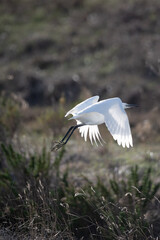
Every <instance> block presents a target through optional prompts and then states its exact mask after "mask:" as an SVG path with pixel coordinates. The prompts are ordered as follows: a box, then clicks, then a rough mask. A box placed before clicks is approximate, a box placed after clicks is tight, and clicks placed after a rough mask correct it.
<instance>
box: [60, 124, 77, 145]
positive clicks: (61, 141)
mask: <svg viewBox="0 0 160 240" xmlns="http://www.w3.org/2000/svg"><path fill="white" fill-rule="evenodd" d="M74 127H75V126H72V127H70V128H69V130H68V131H67V132H66V134H65V135H64V137H63V138H62V140H61V142H63V141H64V140H65V138H66V137H67V135H68V134H69V133H70V131H71V130H72V129H73V128H74Z"/></svg>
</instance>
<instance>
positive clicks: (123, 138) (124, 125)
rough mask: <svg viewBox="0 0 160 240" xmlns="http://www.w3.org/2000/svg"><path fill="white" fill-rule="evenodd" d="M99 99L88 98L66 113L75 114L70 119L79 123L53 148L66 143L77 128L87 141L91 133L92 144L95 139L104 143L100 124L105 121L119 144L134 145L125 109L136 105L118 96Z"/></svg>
mask: <svg viewBox="0 0 160 240" xmlns="http://www.w3.org/2000/svg"><path fill="white" fill-rule="evenodd" d="M98 100H99V96H94V97H91V98H88V99H87V100H85V101H83V102H81V103H79V104H78V105H76V106H75V107H74V108H72V109H71V110H70V111H69V112H67V113H66V115H65V117H67V116H68V115H69V114H72V115H73V117H71V118H70V119H69V120H71V119H75V120H76V121H77V125H75V126H72V127H71V128H70V129H69V130H68V132H67V133H66V135H65V136H64V137H63V139H62V140H61V141H60V142H55V144H54V145H53V146H52V150H57V149H59V148H60V147H62V146H63V145H64V144H66V143H67V142H68V140H69V139H70V137H71V135H72V134H73V132H74V130H75V129H77V128H78V129H79V132H80V134H81V136H82V137H84V140H85V141H87V135H88V134H89V138H90V141H91V143H92V144H93V141H94V142H95V143H96V145H97V141H98V142H100V143H101V144H102V141H103V139H102V137H101V135H100V132H99V129H98V125H100V124H103V123H105V125H106V127H107V128H108V130H109V132H110V133H111V135H112V136H113V138H114V140H116V141H117V143H118V145H122V147H127V148H129V147H130V146H131V147H133V140H132V134H131V130H130V125H129V121H128V117H127V114H126V112H125V109H126V108H131V107H134V106H136V105H135V104H127V103H123V102H122V101H121V99H120V98H118V97H115V98H110V99H106V100H102V101H99V102H98Z"/></svg>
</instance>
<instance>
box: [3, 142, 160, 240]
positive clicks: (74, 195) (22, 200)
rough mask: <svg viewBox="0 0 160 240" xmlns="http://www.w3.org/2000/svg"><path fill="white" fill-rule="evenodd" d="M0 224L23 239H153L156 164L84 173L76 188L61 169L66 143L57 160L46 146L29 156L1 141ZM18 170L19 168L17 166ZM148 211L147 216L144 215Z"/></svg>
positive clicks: (157, 205)
mask: <svg viewBox="0 0 160 240" xmlns="http://www.w3.org/2000/svg"><path fill="white" fill-rule="evenodd" d="M1 150H2V155H1V158H3V168H2V169H1V171H0V193H1V194H0V196H1V197H0V206H1V207H0V209H1V211H0V224H1V228H2V229H5V228H7V229H9V230H10V231H11V232H12V231H14V232H15V233H16V234H17V237H18V236H23V238H27V237H29V238H30V239H34V238H35V237H39V238H40V239H42V238H43V239H53V238H54V237H59V238H62V239H65V238H67V239H119V238H122V239H125V238H127V239H154V237H158V236H159V234H160V232H159V231H158V230H154V228H155V226H156V225H157V224H158V222H159V216H155V217H154V218H152V219H150V218H149V215H150V214H151V213H150V209H152V211H158V208H159V204H160V203H159V200H158V198H157V192H158V190H159V187H160V183H154V182H153V180H152V169H151V168H148V169H146V170H145V171H144V170H143V169H139V168H138V167H137V166H136V167H132V168H131V169H130V171H129V172H128V174H125V176H114V177H112V178H109V179H101V178H100V177H98V178H97V181H96V182H95V184H93V183H92V182H91V181H90V180H88V179H87V178H84V180H83V184H81V186H78V187H76V186H75V184H74V182H73V181H72V180H71V179H70V180H69V176H68V174H69V172H68V169H67V168H66V169H65V170H63V171H61V170H60V164H61V161H62V159H63V155H64V153H65V149H64V148H63V149H62V150H61V151H60V152H59V153H58V154H57V156H55V157H54V159H52V158H51V155H50V153H49V152H48V151H47V150H46V148H45V147H44V148H43V149H42V151H41V153H39V154H37V153H33V154H30V155H29V156H27V154H26V153H25V152H23V153H19V152H17V151H15V150H14V148H13V147H12V146H11V145H8V146H7V145H4V144H2V145H1ZM17 169H18V171H17ZM146 216H148V217H146Z"/></svg>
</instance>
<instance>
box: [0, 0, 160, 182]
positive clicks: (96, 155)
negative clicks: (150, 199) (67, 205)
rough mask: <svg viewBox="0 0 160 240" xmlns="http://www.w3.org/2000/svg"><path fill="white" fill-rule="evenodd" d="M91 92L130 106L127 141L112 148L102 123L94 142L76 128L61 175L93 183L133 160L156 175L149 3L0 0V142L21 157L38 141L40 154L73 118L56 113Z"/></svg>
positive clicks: (159, 129) (159, 14)
mask: <svg viewBox="0 0 160 240" xmlns="http://www.w3.org/2000/svg"><path fill="white" fill-rule="evenodd" d="M94 95H99V96H100V99H101V100H102V99H107V98H111V97H120V98H121V99H122V101H123V102H127V103H133V104H138V105H139V108H136V109H130V110H127V114H128V116H129V121H130V124H131V131H132V134H133V143H134V147H133V148H131V149H123V148H122V147H119V146H118V145H117V143H116V142H114V140H113V139H112V137H111V136H110V134H109V133H108V131H107V129H106V127H105V126H101V127H100V131H101V132H102V135H103V138H104V140H105V141H106V144H104V146H103V147H102V146H99V147H96V146H92V145H91V144H90V142H87V143H85V142H84V140H83V139H82V138H81V137H80V135H79V133H78V131H77V132H75V133H74V135H73V136H72V138H71V140H70V141H69V143H68V144H67V145H66V147H65V152H64V155H63V159H62V162H61V166H60V168H61V169H62V171H63V169H64V168H65V167H66V166H68V167H69V169H72V170H71V173H70V178H71V179H76V182H77V184H79V182H81V180H82V177H81V175H82V174H84V175H85V176H87V177H88V178H89V179H90V180H91V181H93V182H94V181H95V176H97V175H98V176H102V177H104V176H106V175H107V174H112V173H115V172H116V173H117V172H118V173H124V172H126V171H127V169H128V167H130V166H133V165H135V164H138V165H139V166H142V167H148V166H149V167H150V166H152V167H153V168H154V170H155V176H156V178H155V179H156V180H155V181H158V180H159V173H160V170H159V166H160V162H159V157H160V149H159V144H160V121H159V118H160V107H159V106H160V105H159V103H160V2H159V0H152V1H150V0H128V1H127V0H122V1H121V0H68V1H66V0H45V1H43V0H1V1H0V143H3V144H6V145H8V144H12V146H13V147H14V149H16V150H17V151H18V152H26V153H27V154H28V153H33V152H35V151H36V152H40V151H41V149H42V146H44V145H45V146H46V148H47V149H48V151H50V147H51V142H52V140H60V139H61V137H62V136H63V135H64V134H65V132H66V131H67V130H68V128H69V127H70V126H71V125H73V123H74V121H73V122H71V121H68V120H67V119H65V118H64V115H65V113H66V112H67V111H68V110H69V109H71V108H72V107H73V106H74V105H76V104H77V103H79V102H80V101H83V100H85V99H86V98H88V97H91V96H94ZM56 156H57V153H54V152H53V153H51V161H53V160H54V158H55V157H56ZM4 166H5V158H4V159H3V161H1V167H2V168H3V167H4Z"/></svg>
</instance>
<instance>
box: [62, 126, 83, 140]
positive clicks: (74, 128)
mask: <svg viewBox="0 0 160 240" xmlns="http://www.w3.org/2000/svg"><path fill="white" fill-rule="evenodd" d="M82 126H84V124H79V125H77V126H74V127H73V129H72V131H71V133H70V134H69V136H68V138H67V139H66V141H65V142H64V144H66V143H67V142H68V140H69V139H70V137H71V136H72V134H73V133H74V131H75V130H76V129H77V128H79V127H82Z"/></svg>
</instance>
